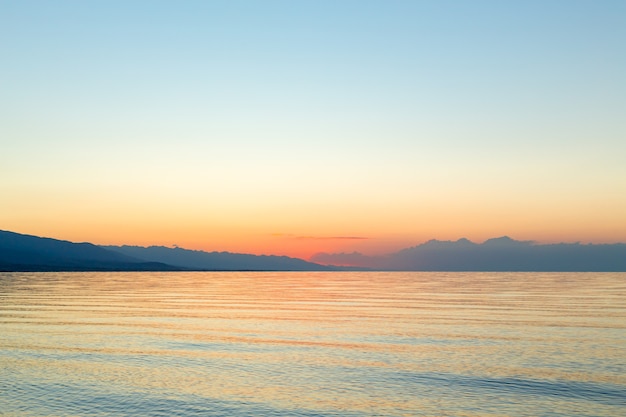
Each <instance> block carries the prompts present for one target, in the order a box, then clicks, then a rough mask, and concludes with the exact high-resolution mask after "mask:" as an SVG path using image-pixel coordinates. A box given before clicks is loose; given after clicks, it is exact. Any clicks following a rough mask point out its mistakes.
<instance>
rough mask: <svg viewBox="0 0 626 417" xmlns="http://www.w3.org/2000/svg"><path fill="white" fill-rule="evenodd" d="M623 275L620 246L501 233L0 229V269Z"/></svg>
mask: <svg viewBox="0 0 626 417" xmlns="http://www.w3.org/2000/svg"><path fill="white" fill-rule="evenodd" d="M189 270H193V271H338V270H387V271H626V244H623V243H616V244H579V243H559V244H549V245H541V244H535V243H533V242H530V241H518V240H514V239H511V238H509V237H507V236H503V237H500V238H495V239H489V240H487V241H485V242H483V243H474V242H471V241H469V240H467V239H459V240H457V241H439V240H431V241H428V242H426V243H424V244H421V245H417V246H414V247H411V248H407V249H403V250H401V251H398V252H395V253H391V254H388V255H384V256H367V255H363V254H361V253H358V252H353V253H318V254H316V255H314V256H313V257H312V258H311V262H308V261H305V260H303V259H298V258H291V257H287V256H274V255H250V254H241V253H230V252H205V251H197V250H189V249H183V248H178V247H176V248H168V247H164V246H150V247H142V246H127V245H124V246H97V245H94V244H92V243H73V242H68V241H64V240H57V239H51V238H44V237H37V236H31V235H24V234H19V233H15V232H9V231H1V230H0V271H189Z"/></svg>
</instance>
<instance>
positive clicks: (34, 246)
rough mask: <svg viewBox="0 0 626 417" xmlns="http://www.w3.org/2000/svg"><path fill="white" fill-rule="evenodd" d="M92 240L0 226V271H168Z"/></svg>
mask: <svg viewBox="0 0 626 417" xmlns="http://www.w3.org/2000/svg"><path fill="white" fill-rule="evenodd" d="M176 269H178V270H180V269H181V268H180V267H174V266H171V265H166V264H164V263H161V262H146V261H144V260H141V259H136V258H133V257H131V256H127V255H123V254H120V253H118V252H113V251H108V250H106V249H103V248H101V247H99V246H96V245H93V244H91V243H72V242H68V241H64V240H57V239H50V238H42V237H37V236H30V235H23V234H19V233H14V232H8V231H3V230H0V271H170V270H176Z"/></svg>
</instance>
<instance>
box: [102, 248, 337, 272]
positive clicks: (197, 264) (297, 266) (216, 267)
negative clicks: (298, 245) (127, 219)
mask: <svg viewBox="0 0 626 417" xmlns="http://www.w3.org/2000/svg"><path fill="white" fill-rule="evenodd" d="M103 248H104V249H107V250H109V251H113V252H116V253H119V254H123V255H126V256H131V257H134V258H139V259H143V260H145V261H153V262H156V261H160V262H165V263H168V264H172V265H179V266H183V267H185V268H187V269H194V270H210V271H333V270H337V268H334V267H331V266H325V265H319V264H316V263H312V262H307V261H304V260H302V259H298V258H290V257H287V256H273V255H247V254H241V253H230V252H204V251H196V250H189V249H182V248H167V247H164V246H150V247H142V246H103Z"/></svg>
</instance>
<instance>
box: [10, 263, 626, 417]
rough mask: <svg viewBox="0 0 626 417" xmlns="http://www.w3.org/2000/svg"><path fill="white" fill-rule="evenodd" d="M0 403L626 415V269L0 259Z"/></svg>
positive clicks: (64, 411)
mask: <svg viewBox="0 0 626 417" xmlns="http://www.w3.org/2000/svg"><path fill="white" fill-rule="evenodd" d="M0 415H1V416H3V417H5V416H6V417H8V416H11V417H18V416H19V417H26V416H28V417H31V416H107V417H110V416H168V417H170V416H342V417H350V416H359V417H360V416H463V417H469V416H481V417H485V416H550V417H556V416H614V417H617V416H620V417H623V416H626V273H535V272H532V273H531V272H528V273H503V272H454V273H446V272H128V273H126V272H89V273H84V272H74V273H63V272H59V273H0Z"/></svg>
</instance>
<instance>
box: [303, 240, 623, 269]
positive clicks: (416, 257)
mask: <svg viewBox="0 0 626 417" xmlns="http://www.w3.org/2000/svg"><path fill="white" fill-rule="evenodd" d="M311 260H313V261H315V262H319V263H322V264H324V263H329V264H335V265H354V266H362V267H369V268H373V269H379V270H402V271H563V272H567V271H590V272H602V271H606V272H611V271H626V244H623V243H616V244H601V245H597V244H587V245H583V244H579V243H559V244H550V245H538V244H534V243H533V242H527V241H518V240H514V239H511V238H510V237H508V236H503V237H500V238H495V239H489V240H487V241H485V242H484V243H482V244H478V243H474V242H471V241H469V240H467V239H459V240H457V241H439V240H431V241H428V242H426V243H424V244H421V245H418V246H414V247H411V248H407V249H404V250H401V251H399V252H396V253H392V254H389V255H386V256H365V255H362V254H360V253H335V254H327V253H320V254H317V255H315V256H314V257H313V258H312V259H311Z"/></svg>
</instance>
